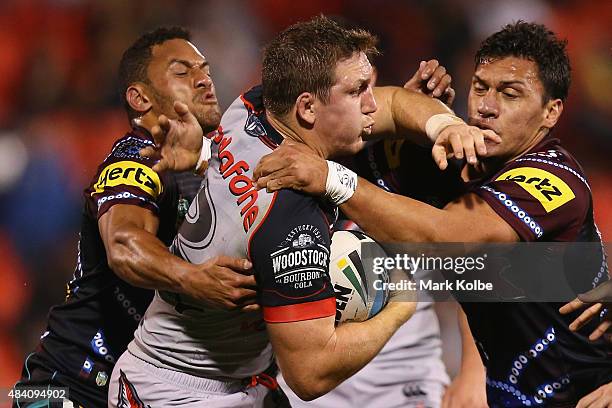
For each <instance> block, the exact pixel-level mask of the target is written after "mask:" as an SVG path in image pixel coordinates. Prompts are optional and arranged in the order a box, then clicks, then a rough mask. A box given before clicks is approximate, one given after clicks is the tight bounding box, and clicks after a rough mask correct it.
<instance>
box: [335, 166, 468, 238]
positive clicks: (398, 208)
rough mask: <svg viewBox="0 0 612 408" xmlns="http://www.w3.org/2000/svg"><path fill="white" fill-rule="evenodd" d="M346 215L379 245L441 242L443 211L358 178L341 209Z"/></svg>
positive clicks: (443, 236) (442, 236)
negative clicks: (355, 187)
mask: <svg viewBox="0 0 612 408" xmlns="http://www.w3.org/2000/svg"><path fill="white" fill-rule="evenodd" d="M340 208H341V209H342V211H343V212H344V214H346V216H347V217H348V218H349V219H351V220H353V221H354V222H355V223H357V225H359V226H360V227H361V228H362V229H363V230H364V231H365V232H366V234H368V235H369V236H371V237H372V238H374V239H375V240H377V241H380V242H444V241H456V240H457V238H454V239H453V238H452V237H451V236H446V235H448V234H446V231H447V230H446V229H444V228H440V226H441V225H445V223H446V222H447V221H446V220H445V214H444V211H443V210H439V209H437V208H435V207H432V206H430V205H427V204H425V203H422V202H420V201H417V200H413V199H410V198H408V197H404V196H400V195H398V194H392V193H389V192H387V191H385V190H383V189H381V188H379V187H376V186H375V185H373V184H372V183H370V182H368V181H367V180H365V179H362V178H359V182H358V184H357V190H356V191H355V194H354V195H353V196H352V197H351V199H350V200H348V201H347V202H346V203H344V204H342V206H341V207H340Z"/></svg>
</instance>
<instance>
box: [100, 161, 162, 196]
mask: <svg viewBox="0 0 612 408" xmlns="http://www.w3.org/2000/svg"><path fill="white" fill-rule="evenodd" d="M119 185H128V186H133V187H137V188H139V189H141V190H142V191H144V192H145V193H147V194H149V195H150V196H151V197H153V198H157V197H158V196H159V195H160V194H161V193H162V192H163V187H162V184H161V181H160V179H159V175H158V174H157V173H156V172H154V171H153V170H152V169H151V168H150V167H147V166H145V165H144V164H140V163H137V162H133V161H120V162H117V163H112V164H109V165H108V166H106V167H105V168H104V170H102V172H101V173H100V177H98V182H97V183H96V184H94V192H93V193H91V194H92V195H93V194H96V193H101V192H103V191H104V189H105V188H106V187H114V186H119Z"/></svg>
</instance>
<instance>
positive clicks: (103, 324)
mask: <svg viewBox="0 0 612 408" xmlns="http://www.w3.org/2000/svg"><path fill="white" fill-rule="evenodd" d="M189 38H190V35H189V33H188V32H187V31H185V30H184V29H181V28H160V29H157V30H155V31H152V32H150V33H147V34H145V35H143V36H142V37H141V38H139V39H138V40H136V42H134V44H133V45H132V46H131V47H130V48H129V49H128V50H127V51H125V53H124V54H123V58H122V60H121V64H120V67H119V79H120V83H121V90H120V91H121V95H122V98H123V101H124V104H125V109H126V111H127V114H128V117H129V119H130V120H132V121H134V120H135V119H137V121H136V122H137V123H138V125H137V126H134V127H132V129H131V130H129V131H128V132H127V133H126V134H125V135H124V136H123V137H121V138H119V139H118V140H117V141H116V142H115V143H114V145H113V148H112V150H111V151H110V153H109V155H108V156H107V157H106V159H105V160H104V161H103V162H102V164H100V166H99V167H98V170H97V172H96V175H95V177H93V179H92V182H91V184H90V185H89V186H88V187H87V188H86V189H85V192H84V199H85V205H84V209H83V215H82V224H81V232H80V241H79V247H78V248H79V251H78V259H77V266H76V269H75V274H74V277H73V279H72V280H71V281H70V282H69V283H68V285H67V294H66V300H65V302H64V303H62V304H59V305H56V306H54V307H52V308H51V310H50V312H49V318H48V326H47V329H46V331H45V332H44V334H43V335H42V337H41V340H40V344H39V345H38V347H37V348H36V350H35V351H34V352H32V353H30V354H29V355H28V356H27V357H26V359H25V363H24V367H23V374H22V378H21V380H20V381H19V382H18V383H17V385H16V388H20V387H24V386H38V387H42V386H44V387H46V386H55V387H68V396H69V399H70V401H72V402H74V406H86V407H106V406H107V394H108V380H109V378H110V375H111V372H112V370H113V367H114V363H115V361H116V360H117V359H118V358H119V356H120V355H121V353H123V351H124V350H125V349H126V347H127V344H128V342H129V341H130V340H131V339H132V338H133V334H134V330H135V329H136V326H137V325H138V322H139V321H140V319H141V317H142V316H143V314H144V312H145V310H146V307H147V306H148V305H149V303H150V302H151V299H152V298H153V294H154V292H153V291H152V290H151V289H155V288H157V289H165V290H168V291H172V292H176V293H184V294H188V295H190V296H192V297H195V298H198V299H200V300H201V301H202V302H203V303H205V304H207V305H208V306H210V307H221V308H227V309H237V308H246V309H247V310H249V309H253V308H254V307H256V305H254V302H255V291H254V290H253V287H254V285H255V279H254V277H253V276H252V275H250V276H249V274H248V273H247V271H248V270H249V269H250V263H249V262H248V261H247V260H246V259H233V258H229V257H224V256H219V257H217V258H214V259H205V258H202V260H201V262H200V264H193V263H188V262H185V261H184V260H182V259H180V258H178V257H176V256H174V255H172V254H171V253H170V252H169V251H168V249H167V246H168V245H169V244H170V243H171V241H172V239H173V238H174V236H175V235H176V228H177V227H176V226H177V225H180V224H179V223H180V221H182V219H183V218H184V215H185V212H186V210H187V208H188V204H189V203H190V202H191V200H192V199H193V197H194V196H195V194H196V193H197V191H198V189H199V187H200V183H201V181H202V178H201V176H198V175H195V174H192V173H190V172H188V173H167V174H166V173H164V174H159V175H158V174H157V173H156V172H154V171H153V170H152V169H151V166H152V165H153V164H154V161H153V160H151V159H147V158H143V157H141V156H140V155H139V150H140V149H142V148H143V147H146V146H150V145H153V144H154V141H153V138H152V136H151V134H150V130H151V129H152V127H153V126H154V125H155V124H156V123H157V122H156V121H157V117H158V115H160V114H165V115H167V116H169V117H176V116H177V113H175V111H174V108H173V103H174V101H181V102H183V103H184V104H186V105H187V106H188V107H189V109H190V110H191V111H192V112H193V113H194V115H195V118H196V120H197V122H198V123H199V125H200V126H201V127H202V128H203V129H204V131H205V132H209V131H211V130H213V129H215V128H216V127H217V126H218V125H219V120H220V118H221V113H220V109H219V106H218V103H217V99H216V96H215V88H214V84H213V82H212V78H211V74H210V68H209V65H208V62H207V61H206V59H205V58H204V56H203V55H202V54H201V53H200V52H199V51H198V50H197V49H196V48H195V46H194V45H193V44H192V43H191V42H189ZM220 254H221V253H219V255H220ZM234 270H235V271H234ZM40 403H41V401H30V402H28V403H26V402H21V401H19V400H15V401H14V406H16V407H26V406H28V405H29V404H40ZM66 404H70V402H66ZM51 405H53V404H51ZM36 406H40V405H36ZM45 406H46V405H45ZM59 406H62V404H61V403H59ZM66 406H68V405H64V407H66Z"/></svg>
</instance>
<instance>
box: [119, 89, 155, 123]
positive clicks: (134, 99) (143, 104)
mask: <svg viewBox="0 0 612 408" xmlns="http://www.w3.org/2000/svg"><path fill="white" fill-rule="evenodd" d="M125 100H126V101H127V103H128V105H130V108H132V109H133V110H134V111H136V112H138V113H139V114H140V115H143V114H145V113H147V112H148V111H149V110H151V108H152V106H153V105H152V103H151V98H149V96H148V95H147V89H146V87H145V85H144V84H142V83H139V82H136V83H134V84H132V85H130V86H129V87H128V89H126V90H125Z"/></svg>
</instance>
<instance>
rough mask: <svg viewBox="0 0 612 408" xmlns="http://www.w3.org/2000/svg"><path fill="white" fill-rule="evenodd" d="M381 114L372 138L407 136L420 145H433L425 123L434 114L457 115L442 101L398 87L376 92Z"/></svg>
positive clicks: (378, 114) (385, 88) (376, 114)
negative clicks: (426, 132) (426, 131)
mask: <svg viewBox="0 0 612 408" xmlns="http://www.w3.org/2000/svg"><path fill="white" fill-rule="evenodd" d="M375 96H376V100H377V101H379V104H380V105H381V106H379V111H378V112H376V113H375V114H374V115H375V121H376V123H375V124H374V127H373V129H372V137H381V136H382V137H398V136H399V137H405V138H406V139H408V140H410V141H412V142H415V143H419V144H424V143H426V144H431V141H430V140H429V138H428V137H427V135H426V134H425V124H426V123H427V120H428V119H429V118H430V117H432V116H433V115H436V114H440V113H451V114H452V113H453V111H452V110H451V109H450V108H449V107H448V106H446V105H445V104H444V103H442V102H441V101H439V100H438V99H434V98H430V97H428V96H426V95H423V94H421V93H418V92H414V91H410V90H407V89H404V88H398V87H381V88H376V89H375Z"/></svg>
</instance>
